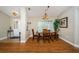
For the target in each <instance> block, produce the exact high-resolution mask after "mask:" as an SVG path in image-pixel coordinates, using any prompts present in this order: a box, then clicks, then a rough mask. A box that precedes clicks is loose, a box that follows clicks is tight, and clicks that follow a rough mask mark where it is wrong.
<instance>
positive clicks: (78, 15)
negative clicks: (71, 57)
mask: <svg viewBox="0 0 79 59" xmlns="http://www.w3.org/2000/svg"><path fill="white" fill-rule="evenodd" d="M75 45H76V46H78V47H79V7H75Z"/></svg>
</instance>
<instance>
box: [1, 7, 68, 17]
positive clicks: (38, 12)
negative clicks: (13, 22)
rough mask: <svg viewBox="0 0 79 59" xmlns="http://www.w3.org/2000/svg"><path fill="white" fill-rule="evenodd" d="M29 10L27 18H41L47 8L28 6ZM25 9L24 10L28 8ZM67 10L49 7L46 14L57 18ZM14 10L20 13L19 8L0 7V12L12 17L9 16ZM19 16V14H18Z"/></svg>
mask: <svg viewBox="0 0 79 59" xmlns="http://www.w3.org/2000/svg"><path fill="white" fill-rule="evenodd" d="M28 7H29V8H30V10H28V9H27V15H28V17H42V16H43V15H44V13H45V9H46V8H47V6H28ZM28 7H26V8H28ZM67 8H69V7H68V6H50V7H49V9H48V11H47V14H48V16H49V17H57V16H58V15H59V14H60V13H62V12H63V11H64V10H66V9H67ZM13 10H15V11H17V12H18V14H19V11H20V6H18V7H17V6H0V11H2V12H4V13H6V14H7V15H9V16H11V17H13V16H12V15H11V13H12V11H13ZM19 15H20V14H19Z"/></svg>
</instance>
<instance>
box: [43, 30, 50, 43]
mask: <svg viewBox="0 0 79 59" xmlns="http://www.w3.org/2000/svg"><path fill="white" fill-rule="evenodd" d="M46 40H48V42H50V31H47V30H45V29H44V30H43V41H44V42H45V41H46Z"/></svg>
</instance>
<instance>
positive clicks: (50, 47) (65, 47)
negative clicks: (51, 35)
mask: <svg viewBox="0 0 79 59" xmlns="http://www.w3.org/2000/svg"><path fill="white" fill-rule="evenodd" d="M0 52H5V53H6V52H10V53H12V52H13V53H16V52H23V53H26V52H32V53H38V52H39V53H47V52H48V53H52V52H53V53H69V52H70V53H74V52H79V49H77V48H75V47H73V46H72V45H70V44H68V43H66V42H64V41H63V40H61V39H58V40H55V41H51V42H50V43H48V41H46V42H45V43H44V42H43V41H42V40H40V42H37V39H34V40H32V38H29V39H28V41H27V42H26V43H19V42H13V43H12V42H11V43H10V42H0Z"/></svg>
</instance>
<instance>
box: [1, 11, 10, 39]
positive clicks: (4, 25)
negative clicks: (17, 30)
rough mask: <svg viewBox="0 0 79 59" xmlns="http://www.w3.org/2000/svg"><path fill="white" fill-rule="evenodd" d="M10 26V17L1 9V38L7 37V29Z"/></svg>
mask: <svg viewBox="0 0 79 59" xmlns="http://www.w3.org/2000/svg"><path fill="white" fill-rule="evenodd" d="M9 27H10V17H9V16H8V15H6V14H5V13H3V12H1V11H0V40H1V38H4V37H7V30H8V29H9Z"/></svg>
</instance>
